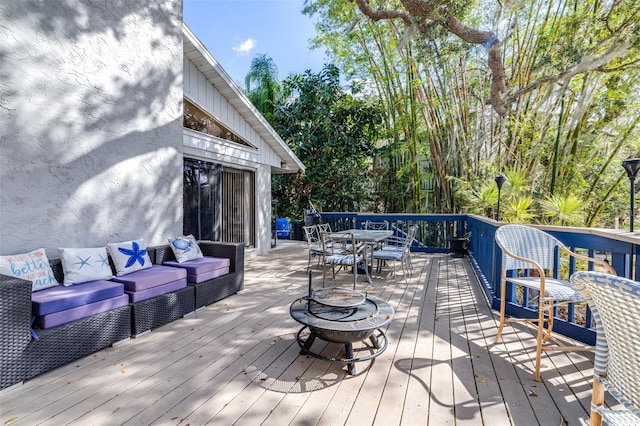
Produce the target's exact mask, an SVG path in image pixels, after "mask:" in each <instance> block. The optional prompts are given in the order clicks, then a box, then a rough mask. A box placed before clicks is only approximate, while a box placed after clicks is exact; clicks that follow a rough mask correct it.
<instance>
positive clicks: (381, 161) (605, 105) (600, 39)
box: [274, 0, 640, 226]
mask: <svg viewBox="0 0 640 426" xmlns="http://www.w3.org/2000/svg"><path fill="white" fill-rule="evenodd" d="M403 3H406V2H399V1H397V0H391V1H386V0H385V1H383V0H380V1H377V0H375V1H374V0H372V1H371V2H370V4H371V6H372V7H374V8H380V9H393V8H397V9H399V10H405V9H403V7H402V4H403ZM423 3H424V2H423ZM428 4H429V5H431V4H436V2H428ZM437 4H438V5H439V6H441V7H443V8H446V9H447V11H448V12H449V13H451V14H452V16H455V17H456V18H457V19H459V20H460V21H461V22H462V23H463V24H465V25H468V26H470V27H473V28H492V29H493V31H495V33H496V34H497V35H498V37H499V39H500V44H499V46H498V48H499V49H500V52H501V53H502V56H503V60H504V64H505V67H506V72H507V75H506V80H507V87H506V90H505V92H504V96H505V98H506V99H507V100H508V101H509V105H510V109H509V112H508V114H507V115H506V116H505V117H499V116H497V114H495V112H494V111H492V109H491V105H490V100H489V93H490V86H491V81H490V72H489V70H488V66H487V61H486V50H485V49H484V48H483V47H481V46H476V45H470V44H467V43H463V42H462V41H461V40H460V39H458V38H457V37H454V36H452V35H451V34H450V33H448V32H447V31H445V30H443V28H442V27H441V26H439V25H435V24H434V23H433V22H429V21H427V20H421V21H419V22H417V23H416V25H414V26H413V27H412V28H411V29H410V30H409V31H407V29H406V28H405V26H404V23H403V22H401V21H400V20H397V19H395V20H394V19H390V20H379V21H373V20H370V19H368V18H367V17H365V16H364V15H363V14H362V13H360V12H359V10H358V8H357V6H356V5H355V3H354V2H351V1H346V0H307V1H305V9H304V12H305V13H307V14H309V15H312V16H313V17H314V18H316V19H315V21H316V22H317V25H316V27H317V37H316V38H315V39H314V43H315V44H316V45H318V46H322V47H324V48H326V49H328V50H329V51H330V53H331V55H332V57H333V59H334V60H335V63H336V64H338V65H339V66H340V68H341V69H342V70H343V73H344V75H345V76H346V77H347V78H348V79H350V80H351V81H353V82H354V86H353V87H354V88H355V87H356V86H357V90H356V91H354V92H352V93H356V92H357V96H356V95H353V97H355V98H356V99H357V100H358V102H362V103H363V105H367V106H371V105H372V103H371V102H367V101H366V99H375V101H376V105H377V104H379V105H380V106H381V108H382V110H383V111H384V113H383V114H381V115H380V114H378V115H376V120H375V121H376V124H378V123H382V128H380V126H375V130H373V128H374V126H372V125H370V124H367V120H366V117H359V116H358V114H356V113H353V110H350V109H349V108H347V106H348V105H351V100H346V101H344V102H341V101H339V100H336V99H335V98H334V97H333V95H334V93H333V92H334V91H335V92H336V93H340V92H341V90H340V88H339V80H338V79H336V78H335V77H336V76H337V75H338V74H339V72H338V70H337V69H335V70H329V69H325V70H323V73H321V74H318V75H306V74H305V75H301V76H297V78H293V79H291V80H290V81H289V82H288V83H286V84H284V85H283V88H284V89H285V92H286V94H287V98H285V99H287V100H288V102H282V101H281V102H280V103H279V104H278V108H279V109H280V112H281V113H282V115H281V116H280V118H279V122H278V124H277V126H278V130H279V132H280V134H281V135H283V137H285V139H286V140H287V141H288V142H290V143H292V145H291V146H292V148H293V149H294V152H296V153H299V157H300V158H301V159H302V160H303V161H304V162H305V164H306V165H313V167H317V169H318V170H313V168H310V169H308V171H307V175H306V176H283V177H282V179H286V180H288V181H289V185H291V186H290V187H288V188H285V187H284V186H283V187H282V189H278V191H283V192H287V193H288V194H289V195H288V197H289V198H291V199H295V200H297V201H295V203H293V202H292V205H294V204H295V205H296V206H297V207H295V210H296V211H297V210H299V205H302V204H304V203H306V202H308V201H309V200H311V201H314V202H316V201H317V202H318V203H319V204H324V206H323V208H324V209H325V210H351V209H360V210H363V209H370V210H372V211H387V212H410V211H416V212H420V211H430V212H454V211H458V210H461V209H462V210H463V211H469V212H476V213H480V214H485V215H487V216H490V217H493V216H494V215H495V209H496V207H497V188H496V187H495V182H494V180H493V178H494V177H495V176H496V175H497V174H500V173H504V174H505V176H506V177H507V179H508V180H507V182H506V183H505V185H504V187H503V188H502V192H501V203H502V204H501V206H502V210H503V211H502V212H501V218H502V219H503V220H508V221H518V222H538V223H557V224H575V225H589V226H614V225H615V224H616V220H617V218H618V217H620V218H622V219H627V220H628V212H627V210H628V187H627V184H628V182H627V180H626V177H625V176H624V174H623V173H624V172H623V170H622V168H621V167H620V163H621V162H622V160H624V159H625V158H629V157H637V156H640V118H639V115H638V114H637V111H638V109H639V107H640V97H638V96H637V95H638V93H640V78H639V77H640V69H639V68H638V63H640V24H639V22H640V19H639V18H640V12H639V11H640V2H639V1H638V0H623V1H619V2H579V1H576V0H561V1H557V2H548V1H541V0H536V1H531V2H494V1H490V2H486V1H484V2H471V3H470V2H463V1H457V0H454V1H450V2H445V3H442V2H438V3H437ZM316 85H320V86H322V87H324V88H325V89H326V90H325V89H322V90H315V89H314V86H316ZM319 103H323V104H324V105H323V106H325V105H329V104H330V105H332V107H335V108H336V109H337V111H333V110H331V111H328V110H326V109H323V108H321V107H320V106H319V105H318V104H319ZM347 111H350V112H347ZM378 111H379V110H378ZM365 114H368V113H365ZM314 115H315V116H322V117H328V118H329V119H325V120H324V121H321V122H317V121H314V120H312V119H310V118H309V117H311V116H314ZM345 116H349V117H352V122H353V123H359V124H358V126H359V125H362V129H359V130H357V131H356V130H354V128H353V127H350V126H347V123H349V120H346V119H345V118H344V117H345ZM354 127H356V125H355V124H354ZM345 128H346V129H347V130H348V131H344V134H345V137H344V140H348V141H350V145H349V147H346V146H345V145H344V144H342V143H341V142H339V141H338V138H337V137H336V132H338V129H345ZM352 132H353V133H352ZM352 134H353V135H359V136H358V137H359V138H363V139H365V140H366V143H364V142H362V141H361V140H359V139H358V138H357V137H354V136H351V135H352ZM376 141H377V143H375V144H374V142H376ZM363 153H364V154H363ZM360 154H363V155H362V156H360ZM334 157H335V158H342V161H340V162H339V164H334V163H333V162H332V161H331V160H330V159H331V158H334ZM347 157H348V159H347ZM351 157H354V158H353V159H352V158H351ZM343 165H344V166H347V165H349V166H350V167H353V169H354V170H356V171H357V173H356V174H357V176H353V174H354V173H353V172H352V173H351V174H350V173H348V172H347V171H346V170H342V169H341V166H343ZM326 170H331V173H330V174H331V180H327V179H326V176H324V175H322V173H324V172H326ZM274 182H275V180H274ZM344 182H353V185H354V187H355V188H357V189H354V191H353V192H354V193H357V196H356V195H354V194H345V193H342V192H340V191H342V190H343V189H344V186H343V184H344ZM274 185H276V183H274ZM274 188H275V186H274ZM335 194H339V195H340V197H343V198H344V200H345V203H344V204H343V205H336V204H332V201H330V195H331V196H333V198H334V199H337V198H338V197H336V196H335Z"/></svg>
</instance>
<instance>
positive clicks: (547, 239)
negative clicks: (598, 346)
mask: <svg viewBox="0 0 640 426" xmlns="http://www.w3.org/2000/svg"><path fill="white" fill-rule="evenodd" d="M495 240H496V243H497V244H498V246H499V247H500V249H501V250H502V278H501V285H500V325H499V327H498V333H497V335H496V340H495V343H498V342H499V341H500V338H501V336H502V330H503V329H504V325H505V323H507V322H516V321H520V322H527V323H530V324H533V323H535V326H536V331H537V335H536V364H535V379H536V380H538V381H539V380H540V361H541V358H542V352H543V351H558V350H561V351H576V350H587V349H589V348H588V347H587V348H585V347H583V346H567V345H562V343H561V342H560V341H558V340H557V339H554V338H553V337H552V335H551V332H552V330H553V310H554V308H555V307H557V306H559V305H563V304H564V305H566V304H567V303H573V302H584V299H583V298H582V297H581V296H580V295H579V294H578V293H577V292H576V291H575V290H574V289H573V288H572V287H571V283H570V282H569V281H568V280H563V279H560V278H558V277H556V276H550V275H553V272H554V271H558V270H560V265H559V262H560V254H561V253H564V254H565V255H568V256H569V257H573V258H576V259H580V260H582V261H584V262H588V263H589V264H591V265H599V266H600V267H602V268H603V269H604V270H606V271H607V272H610V273H612V274H615V271H614V270H613V268H612V267H611V266H610V265H609V264H608V263H607V262H605V261H604V260H602V259H596V258H591V257H587V256H582V255H580V254H577V253H574V252H572V251H571V250H569V249H568V248H567V247H565V245H564V244H562V243H561V242H560V241H559V240H558V239H557V238H555V237H554V236H552V235H551V234H548V233H546V232H544V231H541V230H539V229H536V228H533V227H531V226H525V225H503V226H501V227H500V228H498V229H497V230H496V235H495ZM507 283H511V284H512V285H519V286H522V287H526V288H529V289H532V290H536V291H537V292H538V294H539V297H538V299H537V304H536V309H537V314H538V315H537V318H507V315H506V296H507V290H506V288H507ZM545 325H547V327H546V328H545ZM550 338H551V340H553V342H554V343H556V345H545V344H546V343H547V341H548V340H549V339H550Z"/></svg>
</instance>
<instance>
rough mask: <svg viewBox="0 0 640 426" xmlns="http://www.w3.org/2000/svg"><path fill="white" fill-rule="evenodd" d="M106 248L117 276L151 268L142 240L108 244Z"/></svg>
mask: <svg viewBox="0 0 640 426" xmlns="http://www.w3.org/2000/svg"><path fill="white" fill-rule="evenodd" d="M107 248H108V249H109V254H110V255H111V259H112V260H113V264H114V265H115V267H116V275H117V276H121V275H126V274H130V273H131V272H135V271H139V270H141V269H147V268H151V266H152V265H151V259H150V258H149V254H148V253H147V248H146V246H145V245H144V241H143V240H142V239H140V240H133V241H125V242H122V243H110V244H108V245H107Z"/></svg>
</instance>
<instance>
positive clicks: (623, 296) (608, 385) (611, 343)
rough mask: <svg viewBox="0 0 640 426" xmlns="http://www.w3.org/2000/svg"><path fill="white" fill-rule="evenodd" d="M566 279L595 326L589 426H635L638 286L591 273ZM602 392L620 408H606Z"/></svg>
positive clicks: (639, 369)
mask: <svg viewBox="0 0 640 426" xmlns="http://www.w3.org/2000/svg"><path fill="white" fill-rule="evenodd" d="M570 280H571V284H572V285H573V287H574V288H575V289H576V290H577V291H578V293H580V295H581V296H582V297H584V299H585V300H586V301H587V303H588V304H589V307H590V308H591V313H592V314H593V318H594V320H595V322H596V332H597V337H596V354H595V365H594V367H593V377H594V380H593V395H592V397H591V425H592V426H596V425H600V424H602V420H604V421H605V422H606V423H607V424H608V425H625V426H630V425H640V283H638V282H637V281H631V280H628V279H626V278H622V277H617V276H615V275H609V274H603V273H600V272H592V271H585V272H576V273H575V274H573V275H572V276H571V278H570ZM605 390H606V391H608V392H609V393H610V394H611V395H612V396H613V397H614V398H615V399H616V400H618V401H619V402H620V403H621V404H622V405H623V406H624V407H625V408H626V410H616V411H613V410H610V409H608V408H606V407H605V406H604V392H605Z"/></svg>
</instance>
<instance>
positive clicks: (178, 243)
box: [169, 235, 204, 263]
mask: <svg viewBox="0 0 640 426" xmlns="http://www.w3.org/2000/svg"><path fill="white" fill-rule="evenodd" d="M169 245H170V246H171V250H172V251H173V254H174V255H175V257H176V260H177V261H178V263H182V262H186V261H188V260H193V259H198V258H201V257H204V255H203V254H202V250H200V247H199V246H198V242H197V241H196V239H195V237H194V236H193V235H187V236H182V237H169Z"/></svg>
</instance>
